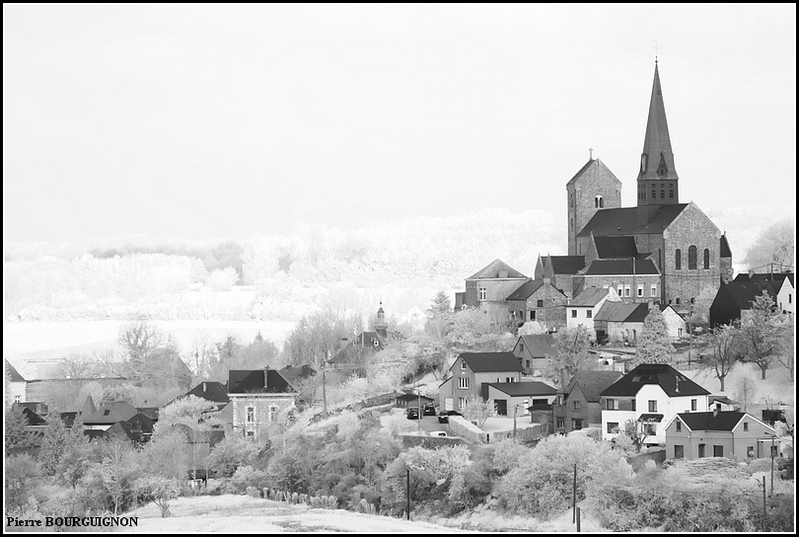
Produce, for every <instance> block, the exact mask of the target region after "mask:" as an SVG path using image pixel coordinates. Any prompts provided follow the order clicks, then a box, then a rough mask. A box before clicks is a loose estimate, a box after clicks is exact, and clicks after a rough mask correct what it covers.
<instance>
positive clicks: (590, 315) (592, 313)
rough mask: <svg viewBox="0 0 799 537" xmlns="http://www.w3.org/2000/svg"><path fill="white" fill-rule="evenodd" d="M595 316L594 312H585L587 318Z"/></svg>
mask: <svg viewBox="0 0 799 537" xmlns="http://www.w3.org/2000/svg"><path fill="white" fill-rule="evenodd" d="M593 315H594V311H593V310H585V318H586V319H590V318H591V317H592V316H593Z"/></svg>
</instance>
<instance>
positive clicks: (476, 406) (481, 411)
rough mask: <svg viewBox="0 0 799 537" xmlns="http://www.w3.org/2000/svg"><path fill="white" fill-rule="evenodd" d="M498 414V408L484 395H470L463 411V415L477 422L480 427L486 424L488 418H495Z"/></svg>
mask: <svg viewBox="0 0 799 537" xmlns="http://www.w3.org/2000/svg"><path fill="white" fill-rule="evenodd" d="M496 415H497V409H496V408H494V405H492V404H491V403H489V402H488V401H486V400H484V399H483V398H482V397H474V396H472V397H470V398H469V401H468V404H467V405H466V408H465V409H464V411H463V417H464V418H466V419H467V420H469V421H474V422H477V426H478V427H482V426H483V425H485V422H486V421H487V420H488V418H493V417H495V416H496Z"/></svg>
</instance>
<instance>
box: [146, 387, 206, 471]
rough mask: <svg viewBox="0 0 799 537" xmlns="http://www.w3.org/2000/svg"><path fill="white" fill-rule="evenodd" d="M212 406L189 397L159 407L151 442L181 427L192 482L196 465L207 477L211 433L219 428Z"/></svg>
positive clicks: (198, 398) (201, 400)
mask: <svg viewBox="0 0 799 537" xmlns="http://www.w3.org/2000/svg"><path fill="white" fill-rule="evenodd" d="M219 425H220V422H219V419H218V417H217V410H216V405H215V404H214V403H212V402H210V401H206V400H205V399H202V398H200V397H196V396H194V395H189V396H188V397H182V398H180V399H178V400H176V401H173V402H172V403H170V404H168V405H167V406H165V407H163V408H162V409H161V411H160V412H159V414H158V427H156V430H155V433H154V434H153V439H154V440H157V439H158V438H160V437H162V436H163V435H164V434H166V432H167V431H170V430H172V429H175V428H179V429H180V428H182V429H184V432H185V438H186V441H187V443H188V445H189V446H188V447H189V449H188V451H189V453H190V454H191V472H192V477H193V478H195V479H196V475H197V467H198V465H199V464H201V465H202V466H204V467H205V475H208V456H209V454H210V452H211V430H212V429H213V428H214V427H215V426H219Z"/></svg>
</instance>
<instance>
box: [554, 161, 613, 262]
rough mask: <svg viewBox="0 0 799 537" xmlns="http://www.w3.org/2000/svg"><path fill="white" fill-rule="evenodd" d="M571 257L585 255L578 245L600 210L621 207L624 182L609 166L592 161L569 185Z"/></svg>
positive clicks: (567, 185)
mask: <svg viewBox="0 0 799 537" xmlns="http://www.w3.org/2000/svg"><path fill="white" fill-rule="evenodd" d="M566 203H567V209H566V214H567V218H568V222H567V226H568V228H567V229H568V242H569V244H568V252H569V255H585V252H581V251H579V250H580V246H579V245H578V244H577V235H578V234H579V233H580V232H581V231H582V230H583V227H585V225H586V224H587V223H588V221H589V220H591V218H593V216H594V215H595V214H596V212H597V211H600V210H602V209H615V208H618V207H621V181H619V178H618V177H616V176H615V175H614V174H613V172H612V171H610V169H609V168H608V167H607V166H605V163H604V162H602V161H601V160H599V159H598V158H593V150H592V153H591V158H589V159H588V162H586V163H585V165H584V166H583V167H582V168H580V171H578V172H577V173H576V174H575V175H574V177H572V178H571V180H569V182H568V183H566Z"/></svg>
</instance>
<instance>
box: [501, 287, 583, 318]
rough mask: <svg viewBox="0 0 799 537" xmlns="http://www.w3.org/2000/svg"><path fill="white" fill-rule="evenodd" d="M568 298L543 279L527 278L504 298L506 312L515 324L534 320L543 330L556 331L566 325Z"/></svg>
mask: <svg viewBox="0 0 799 537" xmlns="http://www.w3.org/2000/svg"><path fill="white" fill-rule="evenodd" d="M568 300H569V299H568V298H566V295H564V294H563V292H562V291H560V290H559V289H556V288H555V286H554V285H552V284H551V283H549V282H548V281H544V280H528V281H526V282H525V283H523V284H522V285H521V286H520V287H519V288H518V289H516V290H515V291H513V293H511V294H510V295H508V297H507V298H506V303H507V305H508V314H509V315H510V318H511V320H512V321H514V322H515V324H516V325H517V326H522V325H523V324H524V323H525V322H535V323H538V324H539V325H541V327H542V328H543V329H544V330H547V331H557V330H558V328H561V327H563V326H565V325H566V303H567V302H568Z"/></svg>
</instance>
